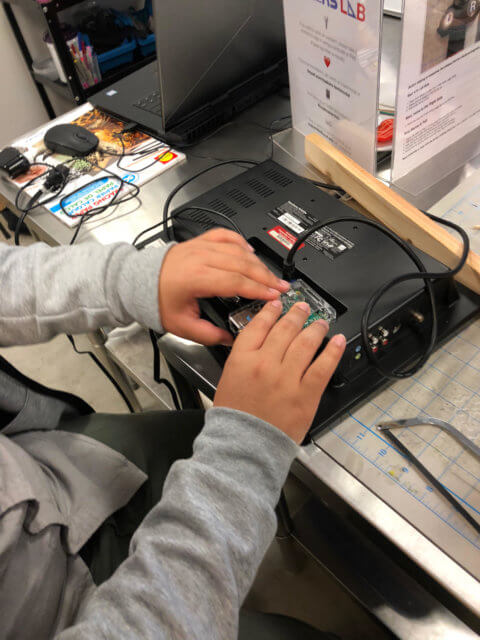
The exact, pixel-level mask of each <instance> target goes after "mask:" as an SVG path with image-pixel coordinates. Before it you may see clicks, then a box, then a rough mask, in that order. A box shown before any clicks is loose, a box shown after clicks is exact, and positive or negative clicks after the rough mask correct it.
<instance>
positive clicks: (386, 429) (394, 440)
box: [377, 418, 480, 534]
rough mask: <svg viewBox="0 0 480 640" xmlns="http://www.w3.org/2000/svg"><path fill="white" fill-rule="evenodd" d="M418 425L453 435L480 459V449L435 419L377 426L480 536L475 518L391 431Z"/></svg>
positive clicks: (404, 421) (413, 419)
mask: <svg viewBox="0 0 480 640" xmlns="http://www.w3.org/2000/svg"><path fill="white" fill-rule="evenodd" d="M418 425H433V426H436V427H440V428H441V429H444V430H445V431H447V432H448V433H450V434H451V435H453V436H454V437H455V438H456V439H457V440H459V441H460V442H461V443H462V444H464V445H465V446H466V447H467V448H468V449H470V451H473V452H474V453H475V454H476V455H477V456H479V457H480V449H479V448H478V447H477V446H476V445H475V444H474V443H473V442H471V441H470V440H468V438H466V437H465V436H464V435H463V433H460V431H457V429H455V428H454V427H452V426H451V425H450V424H448V422H443V420H436V419H435V418H426V419H425V418H411V419H409V420H394V421H392V422H383V423H382V424H379V425H377V429H378V430H379V431H382V432H383V433H384V434H385V436H386V437H387V438H388V440H390V442H391V443H392V445H393V446H394V447H395V448H396V449H397V450H398V451H399V452H400V453H401V454H402V455H403V456H404V458H406V459H407V460H408V462H410V464H412V466H414V467H415V468H416V469H417V470H418V471H419V472H420V473H421V474H422V475H423V477H424V478H425V479H426V480H428V482H429V483H430V484H431V485H432V486H433V487H434V488H435V489H436V490H437V491H438V493H440V494H441V495H442V496H443V497H444V498H445V500H448V502H449V503H450V504H451V505H452V507H453V508H454V509H455V511H457V513H459V514H460V515H461V516H463V518H464V519H465V520H466V521H467V522H468V523H469V524H470V525H471V527H473V529H475V531H476V532H477V533H478V534H480V523H478V522H477V521H476V520H475V518H473V517H472V516H471V515H470V514H469V513H468V511H467V510H466V509H464V507H463V506H462V505H461V504H460V502H458V500H456V499H455V498H454V497H453V495H452V494H451V493H450V491H448V489H446V488H445V487H444V486H443V484H442V483H441V482H440V481H439V480H437V478H435V476H434V475H433V474H432V473H431V472H430V471H429V470H428V469H427V468H426V467H425V466H424V465H423V464H422V463H421V462H420V460H419V459H418V458H417V457H415V456H414V455H413V453H412V452H411V451H410V450H409V449H407V447H406V446H405V445H404V444H403V443H402V442H400V440H399V439H398V438H397V437H396V436H394V435H393V433H391V431H390V429H395V428H399V427H415V426H418Z"/></svg>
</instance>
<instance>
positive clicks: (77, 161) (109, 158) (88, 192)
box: [12, 103, 185, 227]
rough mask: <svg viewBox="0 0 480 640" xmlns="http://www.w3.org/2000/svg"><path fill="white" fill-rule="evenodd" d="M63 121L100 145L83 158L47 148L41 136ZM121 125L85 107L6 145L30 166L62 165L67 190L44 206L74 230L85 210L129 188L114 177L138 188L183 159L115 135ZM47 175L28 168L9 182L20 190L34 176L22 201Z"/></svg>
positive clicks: (146, 140)
mask: <svg viewBox="0 0 480 640" xmlns="http://www.w3.org/2000/svg"><path fill="white" fill-rule="evenodd" d="M66 123H71V124H76V125H79V126H82V127H85V128H86V129H88V130H89V131H90V132H91V133H94V134H95V135H96V136H97V137H98V139H99V141H100V142H99V145H98V147H97V149H96V150H95V151H94V152H93V153H92V154H90V155H89V156H86V157H83V158H71V157H70V156H65V155H61V154H58V153H52V152H51V151H50V150H48V149H47V148H46V147H45V144H44V142H43V139H44V136H45V133H46V132H47V130H48V129H50V128H51V127H52V126H54V125H57V124H66ZM124 126H125V123H124V122H122V121H121V120H118V119H116V118H115V117H113V116H111V115H109V114H106V113H104V112H103V111H101V110H100V109H97V108H96V107H93V106H92V105H91V104H88V103H87V104H85V105H82V106H81V107H78V109H75V110H74V111H70V112H69V113H68V114H66V115H65V116H62V117H60V118H57V119H56V120H53V121H52V122H49V123H48V124H47V125H45V126H44V127H42V128H40V129H38V130H37V131H35V132H34V133H33V134H31V135H29V136H27V137H23V138H19V139H18V140H16V141H15V142H14V143H13V145H12V146H14V147H15V148H17V149H18V150H19V151H20V152H21V153H23V154H24V155H25V156H26V157H27V158H28V160H29V161H30V162H31V163H34V162H39V163H42V162H43V163H46V164H48V165H52V166H53V165H58V164H66V165H67V166H68V168H69V170H70V177H69V181H68V184H67V186H66V187H65V188H64V189H63V191H62V193H61V194H59V196H58V198H55V199H53V200H52V201H51V202H49V203H48V204H46V205H45V207H46V208H47V209H48V210H49V211H51V213H53V214H54V215H55V216H56V217H57V218H59V219H60V220H61V221H62V222H64V223H65V224H67V225H68V226H69V227H74V226H76V225H77V224H78V223H79V222H80V219H81V217H82V216H83V215H85V214H86V213H88V212H89V211H92V210H94V209H96V208H97V207H99V206H103V205H105V204H108V202H109V201H111V200H112V199H113V198H114V197H115V199H116V200H117V199H118V200H120V199H121V198H122V197H123V196H124V195H126V194H128V193H129V192H130V191H131V190H132V187H130V186H128V185H125V184H124V186H123V187H121V183H120V181H119V180H118V179H117V178H116V177H115V176H119V177H120V178H122V179H123V180H125V181H126V182H127V183H128V184H129V185H137V186H141V185H143V184H145V183H146V182H148V181H149V180H151V179H152V178H155V177H156V176H158V175H160V174H161V173H163V172H164V171H166V170H167V169H169V168H170V167H173V166H175V165H176V164H178V163H179V162H182V161H183V160H184V159H185V155H184V154H183V153H179V152H178V151H174V150H173V149H171V148H170V147H169V146H168V145H166V144H163V143H161V142H160V141H159V140H156V139H155V138H152V137H150V136H148V135H147V134H145V133H142V132H140V131H131V132H127V133H125V134H123V135H121V137H120V134H121V132H122V130H123V128H124ZM122 142H123V145H122ZM124 154H128V155H124ZM48 171H49V167H47V166H43V165H41V164H39V165H33V166H32V167H31V168H30V169H29V170H28V171H27V172H26V173H24V174H22V175H21V176H18V177H17V178H16V179H15V180H14V182H15V183H16V184H17V185H18V186H19V187H24V186H25V185H27V184H28V183H29V182H30V181H31V180H33V179H34V178H35V181H34V182H33V184H31V185H30V186H29V187H28V188H27V189H25V198H26V199H27V198H28V197H29V196H31V195H33V194H34V193H35V192H36V191H37V190H38V188H39V186H41V184H42V178H41V176H42V175H44V174H46V173H47V172H48ZM112 174H113V175H112ZM82 187H83V188H82ZM120 187H121V191H120V193H118V191H119V188H120ZM117 194H118V195H117ZM41 199H43V196H42V198H41Z"/></svg>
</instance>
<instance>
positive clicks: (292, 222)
mask: <svg viewBox="0 0 480 640" xmlns="http://www.w3.org/2000/svg"><path fill="white" fill-rule="evenodd" d="M269 214H270V215H271V216H272V217H273V218H276V219H277V220H278V221H279V222H281V223H282V224H284V225H285V226H286V227H287V228H288V229H290V230H291V231H293V233H296V234H297V235H299V234H300V233H303V231H306V230H307V229H309V228H310V227H312V226H313V225H314V224H316V223H317V222H318V219H317V218H314V217H313V216H312V215H311V214H309V213H307V211H305V210H304V209H302V208H301V207H299V206H298V205H296V204H295V203H293V202H290V201H289V202H285V204H282V205H280V206H279V207H277V208H276V209H273V210H272V211H270V212H269ZM287 233H288V232H287ZM270 235H271V234H270ZM279 242H280V241H279ZM306 242H307V244H309V245H310V246H312V247H313V248H314V249H316V250H317V251H321V252H322V253H323V254H324V255H326V256H327V257H328V258H330V260H334V259H335V258H337V257H338V256H340V255H342V253H344V252H345V251H348V250H349V249H353V247H354V246H355V245H354V244H353V242H352V241H351V240H349V239H348V238H346V237H345V236H343V235H341V234H340V233H338V232H337V231H335V230H334V229H332V228H331V227H323V228H322V229H320V230H319V231H315V232H314V233H312V235H311V236H309V237H308V238H307V240H306ZM282 244H284V243H283V242H282ZM284 246H286V245H284Z"/></svg>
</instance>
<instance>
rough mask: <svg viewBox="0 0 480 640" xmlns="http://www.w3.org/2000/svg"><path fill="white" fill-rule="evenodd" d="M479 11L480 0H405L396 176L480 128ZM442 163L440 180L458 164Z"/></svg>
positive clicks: (397, 119) (396, 123) (401, 176)
mask: <svg viewBox="0 0 480 640" xmlns="http://www.w3.org/2000/svg"><path fill="white" fill-rule="evenodd" d="M479 14H480V0H453V2H451V0H405V4H404V19H403V36H402V51H401V58H400V71H399V79H398V91H397V104H396V122H395V125H396V126H395V146H394V155H393V166H392V180H393V181H398V180H399V179H400V178H403V177H404V176H406V175H407V174H410V173H411V172H412V171H414V170H415V169H417V168H418V167H419V166H420V165H422V164H423V163H425V162H427V161H429V160H431V159H432V158H434V157H435V156H436V155H437V154H439V153H440V152H442V151H444V150H445V149H446V148H447V147H449V146H450V145H451V144H453V143H454V142H456V141H458V140H460V139H461V138H463V137H464V136H466V135H468V134H470V133H471V132H472V131H474V130H475V129H477V128H478V127H480V21H479ZM468 159H469V158H467V157H465V158H464V161H467V160H468ZM440 164H441V165H442V166H441V167H440V166H439V174H438V179H440V178H442V177H443V175H444V174H445V172H448V171H449V170H453V169H455V168H456V167H449V163H448V162H447V161H446V160H445V158H444V159H443V160H442V161H441V162H440V161H439V165H440ZM442 170H443V175H442ZM425 186H429V185H425Z"/></svg>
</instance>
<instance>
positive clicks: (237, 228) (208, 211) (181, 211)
mask: <svg viewBox="0 0 480 640" xmlns="http://www.w3.org/2000/svg"><path fill="white" fill-rule="evenodd" d="M186 211H205V212H206V213H210V214H211V215H214V216H217V217H219V218H222V219H223V220H226V221H227V222H228V224H229V225H230V226H231V227H232V228H233V229H234V230H235V231H236V232H237V233H238V234H239V235H241V236H243V237H244V238H245V240H247V241H248V239H247V236H246V235H245V233H244V232H243V231H242V230H241V229H240V227H239V226H238V225H237V223H236V222H234V221H233V220H232V219H231V218H229V216H227V215H226V214H225V213H221V212H220V211H216V210H215V209H209V208H208V207H197V206H186V207H185V208H184V209H180V210H177V211H175V214H174V215H171V216H169V217H168V219H170V220H172V219H173V218H177V217H178V216H179V215H181V214H182V213H185V212H186ZM168 219H167V220H168Z"/></svg>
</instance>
